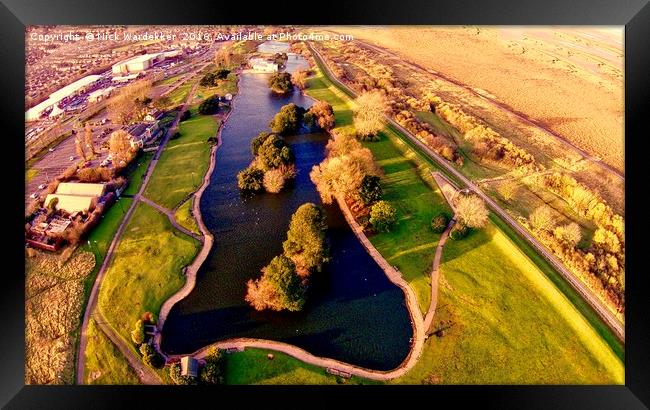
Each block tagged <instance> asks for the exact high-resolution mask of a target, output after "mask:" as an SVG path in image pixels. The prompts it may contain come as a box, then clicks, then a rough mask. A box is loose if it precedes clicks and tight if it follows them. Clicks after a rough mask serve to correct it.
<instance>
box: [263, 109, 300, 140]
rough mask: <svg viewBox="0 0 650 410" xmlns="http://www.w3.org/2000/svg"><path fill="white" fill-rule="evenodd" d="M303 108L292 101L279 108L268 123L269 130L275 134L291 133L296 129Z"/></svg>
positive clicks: (298, 126) (298, 125)
mask: <svg viewBox="0 0 650 410" xmlns="http://www.w3.org/2000/svg"><path fill="white" fill-rule="evenodd" d="M304 113H305V109H304V108H302V107H299V106H297V105H296V104H294V103H290V104H287V105H285V106H283V107H282V108H280V111H279V112H278V113H277V114H275V117H273V119H272V120H271V122H270V123H269V128H271V131H273V132H274V133H277V134H282V135H286V134H292V133H295V132H296V131H298V129H299V128H300V123H301V122H302V117H303V115H304Z"/></svg>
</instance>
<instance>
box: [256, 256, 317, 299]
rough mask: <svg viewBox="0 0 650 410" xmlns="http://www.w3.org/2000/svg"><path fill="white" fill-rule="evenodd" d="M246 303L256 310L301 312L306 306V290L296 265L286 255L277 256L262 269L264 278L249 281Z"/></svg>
mask: <svg viewBox="0 0 650 410" xmlns="http://www.w3.org/2000/svg"><path fill="white" fill-rule="evenodd" d="M247 287H248V291H247V294H246V301H247V302H248V303H250V304H251V306H252V307H253V308H254V309H256V310H266V309H270V310H275V311H281V310H289V311H292V312H295V311H299V310H301V309H302V307H303V306H304V304H305V293H306V288H305V286H304V285H303V283H302V279H301V278H300V276H298V274H297V272H296V265H295V264H294V263H293V261H292V260H291V259H289V258H288V257H286V256H284V255H280V256H276V257H275V258H273V260H271V263H269V264H268V265H267V266H266V267H264V268H263V269H262V276H261V277H260V278H259V279H257V280H249V281H248V283H247Z"/></svg>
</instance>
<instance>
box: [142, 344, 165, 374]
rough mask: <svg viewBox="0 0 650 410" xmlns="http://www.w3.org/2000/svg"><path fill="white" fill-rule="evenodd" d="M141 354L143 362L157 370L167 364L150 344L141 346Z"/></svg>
mask: <svg viewBox="0 0 650 410" xmlns="http://www.w3.org/2000/svg"><path fill="white" fill-rule="evenodd" d="M139 350H140V354H141V355H142V361H143V362H144V364H146V365H147V366H149V367H153V368H155V369H159V368H161V367H162V366H163V365H164V364H165V362H164V359H163V358H162V356H160V354H158V352H156V350H155V349H154V348H153V347H152V346H151V345H150V344H148V343H143V344H141V345H140V349H139Z"/></svg>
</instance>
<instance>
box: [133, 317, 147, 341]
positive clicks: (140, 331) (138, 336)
mask: <svg viewBox="0 0 650 410" xmlns="http://www.w3.org/2000/svg"><path fill="white" fill-rule="evenodd" d="M131 340H132V341H133V343H135V344H136V345H141V344H142V343H144V323H143V322H142V320H137V321H136V322H135V325H134V326H133V330H131Z"/></svg>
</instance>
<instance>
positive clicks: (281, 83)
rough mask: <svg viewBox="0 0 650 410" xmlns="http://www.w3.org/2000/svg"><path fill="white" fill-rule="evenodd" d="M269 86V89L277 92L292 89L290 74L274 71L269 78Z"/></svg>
mask: <svg viewBox="0 0 650 410" xmlns="http://www.w3.org/2000/svg"><path fill="white" fill-rule="evenodd" d="M269 87H270V88H271V91H273V92H275V93H277V94H286V93H288V92H290V91H293V84H292V83H291V74H289V73H274V74H273V75H271V77H270V78H269Z"/></svg>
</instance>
